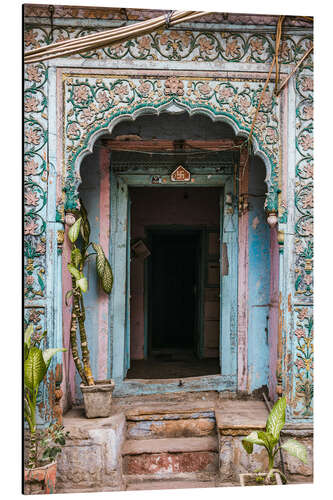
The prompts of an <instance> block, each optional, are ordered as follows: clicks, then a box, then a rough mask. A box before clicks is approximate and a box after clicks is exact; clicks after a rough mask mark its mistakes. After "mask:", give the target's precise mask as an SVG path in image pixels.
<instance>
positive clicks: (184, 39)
mask: <svg viewBox="0 0 333 500" xmlns="http://www.w3.org/2000/svg"><path fill="white" fill-rule="evenodd" d="M180 38H181V41H182V42H183V45H184V47H188V46H189V45H190V41H191V38H190V37H189V36H188V35H187V34H186V33H184V34H183V35H182V36H181V37H180Z"/></svg>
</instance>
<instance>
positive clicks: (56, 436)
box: [40, 423, 69, 463]
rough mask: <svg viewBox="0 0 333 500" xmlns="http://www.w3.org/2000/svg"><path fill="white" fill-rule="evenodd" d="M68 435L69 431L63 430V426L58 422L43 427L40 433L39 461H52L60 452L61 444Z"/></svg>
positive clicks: (62, 444)
mask: <svg viewBox="0 0 333 500" xmlns="http://www.w3.org/2000/svg"><path fill="white" fill-rule="evenodd" d="M68 437H69V432H68V431H65V429H64V426H63V425H61V424H58V423H55V424H51V425H50V426H49V427H48V428H46V429H43V430H42V432H41V435H40V450H41V453H42V455H41V458H40V460H41V462H46V463H50V462H53V461H54V460H55V459H56V457H57V455H58V453H60V452H61V446H64V445H65V444H66V439H67V438H68Z"/></svg>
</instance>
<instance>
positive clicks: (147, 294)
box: [127, 187, 222, 379]
mask: <svg viewBox="0 0 333 500" xmlns="http://www.w3.org/2000/svg"><path fill="white" fill-rule="evenodd" d="M221 192H222V191H221V189H220V188H214V187H212V188H197V187H189V188H185V187H175V188H174V187H166V188H163V187H159V188H151V187H142V188H132V189H130V190H129V198H130V200H131V213H130V226H131V247H133V246H135V245H136V244H137V243H138V242H140V243H141V244H144V245H145V247H146V248H147V250H148V252H147V253H146V257H145V258H144V259H143V258H142V257H140V256H136V255H132V259H131V274H130V282H131V293H130V295H131V304H130V311H131V313H130V314H131V322H130V325H131V333H130V343H131V361H130V368H129V370H128V372H127V378H132V379H133V378H143V379H162V378H164V379H168V378H183V377H196V376H202V375H215V374H218V373H220V363H219V339H220V308H219V303H220V274H219V257H220V250H219V248H220V245H219V241H220V239H219V231H220V212H221V211H220V197H221Z"/></svg>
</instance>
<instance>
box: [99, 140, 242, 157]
mask: <svg viewBox="0 0 333 500" xmlns="http://www.w3.org/2000/svg"><path fill="white" fill-rule="evenodd" d="M243 141H244V139H241V138H236V139H215V140H207V141H205V140H191V139H189V140H184V141H183V140H174V141H170V140H164V139H149V140H146V139H140V140H138V139H131V138H130V137H129V138H128V139H126V138H124V139H121V140H120V139H102V144H103V146H104V147H106V148H108V149H110V150H111V151H139V152H153V151H161V152H164V151H168V152H172V151H175V152H176V151H178V152H179V151H184V152H188V153H190V152H191V151H193V150H200V149H203V150H205V151H224V150H230V149H233V148H235V147H237V146H239V145H240V144H241V143H242V142H243Z"/></svg>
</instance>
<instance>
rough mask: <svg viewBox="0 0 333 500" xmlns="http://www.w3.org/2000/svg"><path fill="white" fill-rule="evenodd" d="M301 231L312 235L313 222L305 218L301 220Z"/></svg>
mask: <svg viewBox="0 0 333 500" xmlns="http://www.w3.org/2000/svg"><path fill="white" fill-rule="evenodd" d="M302 226H303V231H304V232H305V233H306V234H307V235H308V236H313V222H312V221H311V220H307V221H305V222H303V225H302Z"/></svg>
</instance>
